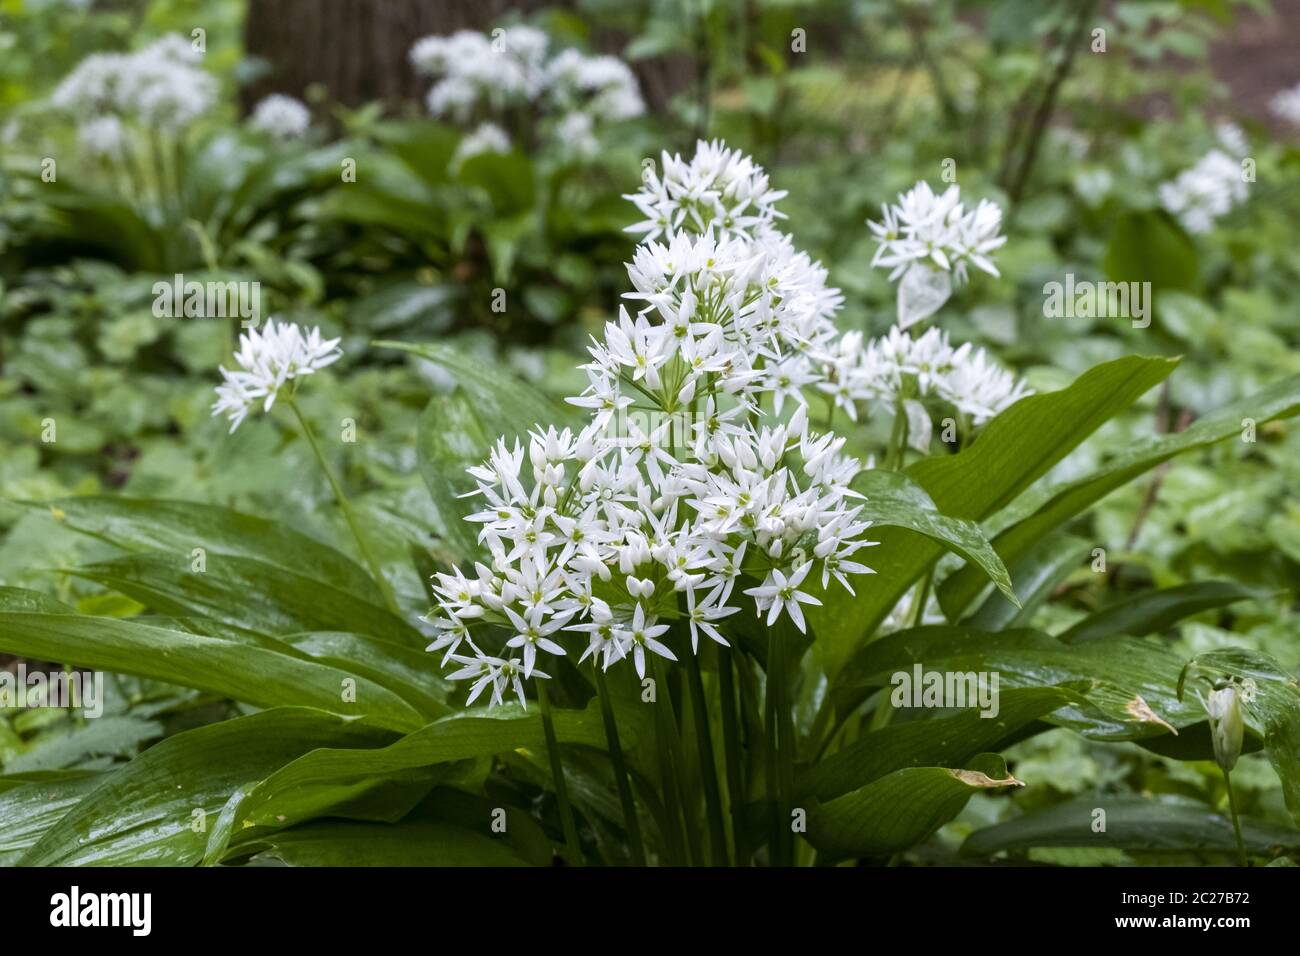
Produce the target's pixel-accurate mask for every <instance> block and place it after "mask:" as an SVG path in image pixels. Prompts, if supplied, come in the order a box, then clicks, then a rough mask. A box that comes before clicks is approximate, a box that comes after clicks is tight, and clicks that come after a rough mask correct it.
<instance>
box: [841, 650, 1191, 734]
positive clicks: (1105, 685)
mask: <svg viewBox="0 0 1300 956" xmlns="http://www.w3.org/2000/svg"><path fill="white" fill-rule="evenodd" d="M917 664H921V665H922V667H923V671H924V672H925V673H930V672H945V673H955V674H965V673H969V672H975V673H977V674H978V673H980V672H983V673H986V674H990V675H992V674H997V675H998V687H999V691H1003V690H1009V689H1011V688H1015V687H1044V686H1052V685H1056V684H1066V683H1072V682H1075V681H1086V682H1089V683H1090V684H1091V689H1090V690H1089V692H1088V702H1087V704H1086V705H1081V706H1076V705H1070V706H1067V707H1063V708H1062V709H1061V710H1059V711H1057V712H1055V713H1054V714H1052V715H1051V716H1050V717H1049V718H1047V719H1048V721H1049V722H1050V723H1054V724H1059V725H1061V726H1064V727H1070V728H1071V729H1073V730H1076V731H1078V732H1080V733H1082V734H1084V735H1085V736H1088V737H1091V738H1093V739H1097V740H1133V739H1136V738H1141V737H1147V736H1154V735H1157V734H1164V733H1169V731H1170V728H1171V727H1172V728H1182V727H1184V726H1187V725H1190V724H1195V723H1199V722H1201V721H1202V720H1204V718H1205V714H1204V712H1203V711H1202V710H1201V708H1200V707H1199V706H1198V705H1196V704H1192V703H1187V702H1183V701H1180V700H1179V699H1178V692H1177V688H1178V675H1179V674H1180V673H1181V672H1182V669H1183V660H1182V658H1180V657H1179V656H1178V655H1177V654H1176V653H1174V651H1173V650H1171V649H1170V648H1169V647H1168V646H1167V645H1165V644H1163V643H1162V642H1160V641H1157V640H1152V639H1143V638H1131V637H1118V636H1117V637H1108V638H1099V639H1097V640H1095V641H1088V642H1086V643H1083V644H1075V645H1070V644H1063V643H1061V642H1060V641H1058V640H1057V639H1056V638H1054V637H1051V636H1050V635H1047V634H1043V633H1041V632H1039V631H1030V630H1013V631H1002V632H998V633H989V632H985V631H979V630H976V629H974V628H970V627H966V626H959V627H919V628H913V629H911V630H908V631H900V632H898V633H897V634H891V635H889V636H888V637H884V638H882V639H880V640H879V641H876V642H874V643H872V644H870V645H868V646H867V647H866V648H865V649H864V650H863V652H862V653H861V654H860V655H859V656H858V657H857V658H855V659H854V661H853V664H852V666H851V668H850V669H849V670H846V672H845V686H851V685H852V684H853V683H857V684H859V685H861V686H871V687H887V686H889V683H890V680H891V678H892V676H893V675H894V674H896V673H899V672H908V673H914V667H915V665H917Z"/></svg>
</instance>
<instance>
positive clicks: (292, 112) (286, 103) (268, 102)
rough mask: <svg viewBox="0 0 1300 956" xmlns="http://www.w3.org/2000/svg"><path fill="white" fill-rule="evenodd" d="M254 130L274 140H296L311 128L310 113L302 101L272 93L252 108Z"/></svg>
mask: <svg viewBox="0 0 1300 956" xmlns="http://www.w3.org/2000/svg"><path fill="white" fill-rule="evenodd" d="M250 122H251V124H252V126H253V128H254V129H257V130H260V131H261V132H263V133H266V134H267V135H269V136H272V137H274V138H276V139H298V138H300V137H302V136H304V135H306V133H307V130H308V129H310V128H311V111H310V110H308V109H307V105H306V104H305V103H303V102H302V100H298V99H294V98H293V97H292V96H285V95H283V94H282V93H272V94H271V95H270V96H268V97H266V98H264V99H263V100H261V101H260V102H259V103H258V104H257V106H256V107H254V108H253V117H252V119H251V120H250Z"/></svg>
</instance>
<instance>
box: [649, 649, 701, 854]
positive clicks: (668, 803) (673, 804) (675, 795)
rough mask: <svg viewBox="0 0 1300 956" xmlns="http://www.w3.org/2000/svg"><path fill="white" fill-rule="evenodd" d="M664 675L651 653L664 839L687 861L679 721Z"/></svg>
mask: <svg viewBox="0 0 1300 956" xmlns="http://www.w3.org/2000/svg"><path fill="white" fill-rule="evenodd" d="M662 676H663V675H662V670H661V668H660V667H659V666H658V665H657V664H656V663H655V659H654V658H653V657H651V658H650V678H651V680H653V681H654V686H655V700H654V709H655V745H656V748H657V750H658V754H659V785H660V787H661V788H662V789H663V795H664V816H665V817H666V819H667V826H666V827H665V829H664V834H663V838H664V842H665V843H667V844H668V852H669V856H670V857H671V859H672V861H673V862H674V863H687V862H689V853H688V850H687V844H688V843H689V842H690V841H689V839H688V836H687V831H686V824H685V817H686V814H685V812H684V810H685V808H684V807H683V806H682V799H681V791H680V789H679V788H678V784H677V779H678V772H677V766H676V764H677V760H676V755H675V753H674V743H675V742H676V741H677V722H676V720H675V719H674V718H673V713H672V710H673V700H672V695H671V694H669V693H668V685H667V683H666V682H665V681H664V680H663V679H662ZM697 855H698V854H697Z"/></svg>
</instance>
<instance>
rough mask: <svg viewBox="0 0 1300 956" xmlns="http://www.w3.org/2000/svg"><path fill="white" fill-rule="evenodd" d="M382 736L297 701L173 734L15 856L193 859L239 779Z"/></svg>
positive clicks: (43, 862) (67, 861)
mask: <svg viewBox="0 0 1300 956" xmlns="http://www.w3.org/2000/svg"><path fill="white" fill-rule="evenodd" d="M383 740H384V737H383V735H381V734H379V733H377V732H376V731H374V730H373V729H367V728H364V727H362V726H360V725H359V724H357V722H356V721H351V720H348V719H346V718H343V717H339V716H336V715H334V714H326V713H323V712H321V711H317V710H311V709H308V708H299V707H286V708H277V709H275V710H267V711H263V712H262V713H258V714H253V715H251V716H249V717H240V718H237V719H235V720H227V721H223V722H221V723H217V724H210V725H208V726H206V727H199V728H197V729H195V730H189V731H186V732H185V733H181V734H177V735H176V736H174V737H169V738H168V739H166V740H164V741H162V742H161V743H159V744H157V745H155V746H153V747H151V748H149V749H148V750H146V751H145V752H144V753H143V754H141V755H140V756H139V757H137V758H136V759H134V760H132V761H131V762H130V763H128V764H127V765H126V766H124V767H122V768H121V769H119V770H116V771H114V772H113V773H112V774H109V775H107V776H106V777H105V778H104V780H103V783H101V784H100V785H99V786H98V787H96V788H95V789H94V790H93V791H91V792H90V793H89V794H88V795H86V796H85V797H84V798H83V799H82V800H81V801H80V802H79V803H77V804H76V805H75V806H74V807H73V808H72V809H71V810H69V811H68V812H67V814H66V815H65V816H64V817H62V818H61V819H60V820H59V822H58V823H57V824H56V825H55V826H53V827H51V828H50V829H49V830H47V831H46V832H45V834H44V835H43V836H42V837H41V838H40V840H38V841H37V842H36V844H35V845H33V846H32V847H31V849H29V850H28V851H27V853H26V854H24V856H23V857H22V859H21V861H20V862H21V863H22V864H23V865H26V866H86V865H97V866H104V865H115V864H125V863H130V864H135V865H140V864H151V865H155V866H192V865H193V864H195V863H198V862H199V860H201V859H202V856H203V848H204V846H205V844H206V842H207V836H206V833H205V832H204V831H205V830H206V828H207V827H208V826H210V825H211V823H212V821H214V820H215V819H216V815H217V813H218V812H219V811H220V810H221V808H222V806H224V804H225V803H226V801H227V800H228V799H229V797H230V794H231V792H233V791H234V790H235V789H236V788H238V787H239V786H241V785H243V784H245V783H247V782H248V781H250V780H257V779H260V778H261V777H265V776H267V775H268V774H270V773H273V772H274V771H275V770H276V769H277V768H279V767H281V766H283V765H284V764H286V763H288V762H289V761H291V760H293V759H294V758H295V757H298V756H300V755H301V754H303V753H306V752H307V751H310V750H314V749H316V748H318V747H326V746H338V745H342V744H350V745H352V746H374V745H376V744H379V743H382V742H383ZM196 811H201V813H196Z"/></svg>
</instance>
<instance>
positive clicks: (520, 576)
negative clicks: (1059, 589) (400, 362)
mask: <svg viewBox="0 0 1300 956" xmlns="http://www.w3.org/2000/svg"><path fill="white" fill-rule="evenodd" d="M701 156H702V157H704V158H706V159H709V160H710V161H708V162H703V161H702V162H701V163H699V164H698V165H697V164H695V163H694V162H693V163H690V164H684V163H681V162H680V160H674V161H671V162H670V161H669V160H668V157H666V156H665V167H666V168H672V169H674V170H675V171H676V172H675V173H674V175H675V176H677V177H678V178H677V180H675V181H678V182H680V183H681V185H682V186H683V190H684V191H683V192H681V193H680V195H681V196H689V197H690V199H691V202H692V203H695V202H696V201H700V200H702V201H703V202H706V203H708V204H710V205H709V206H708V208H709V209H712V210H713V214H710V213H709V212H708V211H707V210H706V208H705V207H704V206H700V207H699V209H700V213H699V215H698V216H691V215H688V216H685V217H683V218H681V219H680V220H678V219H677V217H676V216H675V215H669V217H668V218H669V224H668V226H667V227H666V228H664V229H663V230H661V233H660V234H661V235H662V238H663V240H664V241H663V242H662V243H660V242H654V241H651V242H646V243H643V244H642V245H640V246H639V247H638V248H637V250H636V253H635V256H634V259H633V261H632V263H630V264H629V266H628V273H629V276H630V277H631V280H632V285H633V287H634V289H635V291H633V292H631V293H628V294H627V298H628V299H629V300H632V301H635V302H637V303H639V311H638V312H637V313H636V314H635V315H631V314H629V312H628V311H627V310H626V309H620V314H619V319H618V321H617V322H610V323H607V324H606V327H605V336H604V339H603V341H593V343H592V346H591V348H590V353H591V361H590V362H589V363H588V364H587V365H585V366H584V369H585V371H586V372H587V375H588V379H589V385H588V387H587V389H586V390H585V391H584V392H583V393H582V394H581V395H579V396H576V397H574V398H572V399H570V402H571V403H573V404H574V405H577V406H579V407H582V408H586V409H588V410H589V411H590V413H591V416H592V418H591V420H590V422H589V424H588V425H587V426H586V427H585V428H583V429H582V430H580V431H578V432H577V433H574V432H572V431H570V430H568V429H565V430H562V431H557V430H556V429H555V428H553V427H552V428H548V429H546V430H544V431H543V430H538V431H535V432H534V433H533V434H532V435H531V436H530V439H529V442H528V444H527V447H524V446H522V445H520V444H518V443H516V444H515V445H514V446H513V447H511V446H508V445H507V444H506V443H505V441H501V442H499V443H498V444H497V446H496V448H495V449H494V450H493V452H492V455H491V456H490V458H489V459H488V461H487V462H486V463H485V464H484V465H483V466H481V467H478V468H475V469H472V470H471V474H472V475H473V477H474V479H475V481H476V483H477V486H478V487H477V490H476V491H475V492H473V494H475V495H478V496H481V497H482V498H483V500H484V506H483V508H482V510H480V511H479V512H478V513H476V514H474V515H472V516H471V517H470V519H469V520H471V521H474V522H477V523H480V524H482V525H483V529H482V531H481V532H480V534H479V540H480V541H481V542H482V543H484V544H485V545H486V547H487V550H488V551H489V553H490V554H491V555H492V558H491V562H490V564H484V563H478V564H476V565H475V567H474V570H473V573H472V574H468V575H466V574H462V573H461V572H460V571H459V570H455V569H454V570H453V572H452V573H440V574H438V575H436V578H435V580H436V584H435V588H434V590H435V593H436V596H437V601H438V608H437V610H436V611H434V612H431V615H430V623H431V624H432V625H433V626H434V627H435V628H436V629H437V631H438V636H437V638H436V639H435V640H434V641H433V643H432V644H431V645H430V650H441V651H444V652H445V654H446V657H445V660H446V661H450V662H454V663H455V664H456V665H457V670H455V671H454V672H453V673H452V674H450V675H449V676H450V677H451V678H452V679H457V680H462V679H463V680H472V681H473V685H472V688H471V700H472V699H474V698H476V697H477V696H478V695H479V694H481V693H483V692H484V691H486V690H488V689H489V688H490V690H491V693H490V700H491V701H492V702H493V703H499V702H500V701H501V700H502V699H503V697H504V695H505V694H506V693H507V692H509V691H511V690H513V691H514V693H515V694H517V695H519V696H520V699H521V701H522V699H523V688H522V682H521V681H522V679H526V678H528V677H532V676H546V675H545V674H544V673H542V672H541V671H539V670H537V669H536V664H537V654H538V652H539V651H542V652H545V653H548V654H553V655H563V654H565V653H566V651H565V648H564V645H563V644H562V643H561V641H562V640H563V639H564V637H565V636H566V635H567V634H568V633H577V634H581V635H583V636H585V637H586V639H587V646H586V649H585V651H584V652H583V653H582V655H581V656H580V657H579V660H580V661H582V660H585V659H586V658H588V657H592V656H594V657H596V659H597V660H599V662H600V664H601V666H603V667H606V668H607V667H609V666H610V665H611V664H613V663H614V662H616V661H619V660H622V659H624V658H631V660H632V662H633V664H634V666H635V667H636V670H637V672H638V674H642V675H644V673H645V666H646V655H647V654H656V655H659V656H661V657H665V658H668V659H675V656H674V653H673V651H672V649H671V648H670V647H669V646H668V644H667V643H665V642H664V640H662V637H663V635H664V634H665V633H666V632H667V631H668V629H669V627H670V625H669V623H667V622H668V621H671V620H678V621H680V622H681V624H680V626H681V627H682V628H683V629H684V630H685V631H687V632H689V634H690V638H691V645H692V649H693V650H694V649H697V648H698V642H699V637H700V635H701V634H703V635H704V636H705V637H707V638H709V639H710V640H714V641H717V642H719V643H722V644H725V643H727V640H726V638H725V636H724V635H723V633H722V631H721V630H720V629H719V622H720V621H722V620H723V619H724V618H726V617H728V616H729V615H731V614H734V613H735V612H736V611H738V610H740V607H739V606H738V605H740V604H742V603H744V602H741V601H739V600H737V601H736V605H732V604H729V601H731V600H733V599H734V598H736V597H737V595H736V591H737V590H739V591H740V592H741V593H743V594H744V595H745V596H747V597H748V598H750V599H751V602H752V607H753V608H754V609H755V610H756V611H757V613H759V614H760V615H765V619H766V622H767V624H768V626H771V625H773V624H775V623H776V621H777V620H778V619H779V617H780V616H781V614H782V613H785V614H788V615H789V616H790V618H791V620H792V621H793V623H794V624H795V626H797V627H798V628H800V629H801V630H803V629H805V627H806V622H805V618H804V612H803V606H804V605H808V604H818V603H820V602H819V601H818V599H817V598H816V597H814V596H813V595H812V594H810V593H808V591H807V588H808V585H807V584H806V583H805V582H806V580H807V579H808V576H809V574H813V576H814V578H815V579H820V583H821V586H822V587H827V586H830V582H831V580H832V579H835V580H836V581H838V582H839V583H840V584H842V585H844V586H845V587H849V588H850V590H852V588H851V586H850V585H849V579H848V576H849V575H852V574H864V573H869V569H868V568H867V567H865V566H864V565H862V564H860V563H859V562H858V561H857V560H855V555H856V554H857V552H858V551H859V550H860V549H862V548H864V547H866V546H868V545H869V544H871V542H868V541H866V540H864V539H863V534H864V532H865V531H866V530H867V528H868V522H864V521H860V520H858V517H857V516H858V514H859V512H860V510H861V509H860V506H855V505H854V504H853V503H852V502H853V499H854V498H857V497H859V496H858V495H856V494H855V493H854V492H853V491H851V490H850V488H849V482H850V481H851V480H852V478H853V476H854V475H855V474H856V473H857V471H858V470H859V466H858V462H857V461H856V460H854V459H852V458H849V457H846V456H844V455H843V454H842V449H843V445H844V439H842V438H838V437H836V436H835V435H833V434H830V433H826V434H817V433H815V432H813V431H812V430H811V429H810V427H809V423H808V414H807V406H806V404H805V399H804V397H803V395H802V391H801V389H800V387H799V383H801V382H805V381H806V382H812V381H816V380H818V376H819V375H820V374H821V372H820V368H821V364H820V362H819V361H818V360H817V358H816V357H817V356H818V355H820V353H821V352H822V351H824V350H825V349H826V348H829V347H831V346H832V345H833V340H834V335H835V333H834V327H833V325H832V324H831V321H830V317H831V315H832V314H833V313H834V311H835V308H836V307H837V305H838V303H839V294H838V292H836V291H835V290H833V289H828V288H827V287H826V285H825V279H826V275H825V271H824V270H823V269H821V267H820V266H817V265H816V264H814V263H813V262H811V261H810V260H809V259H808V257H807V256H805V255H803V254H802V253H798V252H795V251H794V249H793V245H792V243H791V241H790V239H789V237H787V236H783V235H780V234H779V233H776V232H774V231H773V230H772V229H771V228H770V222H771V220H772V218H773V215H774V213H772V211H771V210H770V205H771V199H772V198H773V197H774V194H772V193H771V191H770V190H769V189H768V188H767V186H766V176H765V175H764V174H763V173H762V170H761V169H758V167H755V166H754V165H753V163H752V161H750V160H749V159H748V158H747V157H743V156H741V155H740V154H733V153H731V152H730V151H728V150H726V149H725V148H724V147H723V146H721V145H720V144H707V143H701V144H699V153H697V158H699V157H701ZM719 168H722V169H735V170H739V169H744V170H746V171H747V172H746V176H748V177H749V178H750V179H751V181H759V180H761V182H762V183H763V187H762V189H761V190H758V192H757V194H756V195H757V196H762V197H768V198H767V200H766V204H767V207H768V213H769V214H768V215H767V216H766V217H762V216H760V217H758V218H755V219H753V221H752V222H751V221H746V222H745V223H744V224H741V223H740V222H738V221H737V220H738V219H739V218H744V217H738V216H735V215H731V214H730V213H729V210H734V208H735V207H734V205H728V203H730V202H732V200H734V196H732V197H730V198H725V197H726V196H727V190H726V188H725V186H720V185H719V183H718V179H717V171H718V169H719ZM691 169H696V170H698V171H699V172H700V176H701V178H700V179H699V181H696V182H691V181H688V176H689V174H688V173H686V172H683V171H686V170H691ZM679 173H680V175H678V174H679ZM728 182H731V180H728ZM662 187H663V183H661V182H658V181H656V182H655V184H653V185H652V186H648V187H647V190H646V192H643V193H642V194H640V195H639V196H638V197H634V198H636V199H637V205H638V206H639V207H640V208H642V210H643V211H644V210H645V208H646V206H645V204H644V203H646V202H651V203H653V202H654V201H657V200H662V199H663V196H662V195H660V192H661V188H662ZM714 193H716V194H717V195H716V196H715V195H712V194H714ZM656 197H657V198H656ZM715 199H716V200H717V201H718V202H719V203H720V205H718V206H713V205H712V204H713V202H714V200H715ZM656 214H657V213H656ZM728 220H730V221H728ZM674 221H676V225H674ZM679 227H680V228H679ZM765 394H773V395H775V396H776V397H775V398H774V400H773V405H774V406H775V405H776V404H777V402H779V401H780V400H781V399H782V398H791V399H793V400H794V402H795V409H794V412H793V414H792V415H791V416H790V418H789V420H788V421H787V422H785V423H784V424H781V423H780V422H779V420H777V419H771V420H770V421H769V422H768V423H763V422H762V421H761V418H762V412H761V411H760V401H761V400H762V397H763V396H764V395H765ZM640 412H645V414H643V415H639V413H640ZM742 574H748V575H752V576H754V577H755V578H756V579H757V581H756V583H755V584H754V585H753V586H749V587H745V586H743V584H742V585H741V586H739V588H738V587H737V579H738V578H740V576H741V575H742ZM480 629H481V630H482V631H483V632H484V633H490V632H491V631H492V630H493V629H496V630H498V631H502V632H504V633H503V635H502V636H503V637H505V640H504V647H505V648H506V649H507V650H504V651H501V652H499V653H498V654H489V653H485V652H484V651H483V650H482V649H481V648H480V646H479V642H480V641H481V640H482V636H481V635H480V633H479V631H480ZM472 632H473V633H472Z"/></svg>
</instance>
